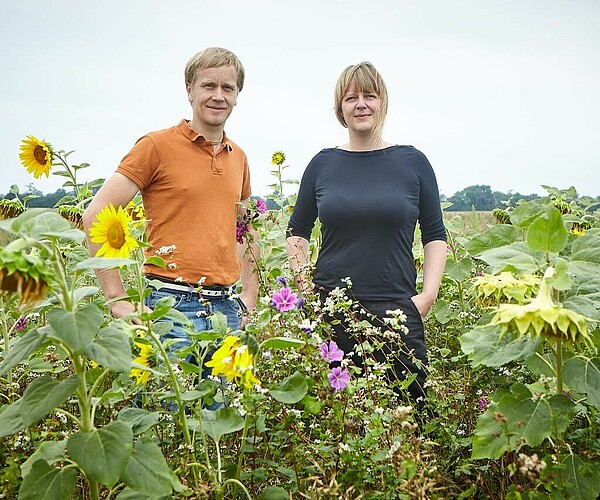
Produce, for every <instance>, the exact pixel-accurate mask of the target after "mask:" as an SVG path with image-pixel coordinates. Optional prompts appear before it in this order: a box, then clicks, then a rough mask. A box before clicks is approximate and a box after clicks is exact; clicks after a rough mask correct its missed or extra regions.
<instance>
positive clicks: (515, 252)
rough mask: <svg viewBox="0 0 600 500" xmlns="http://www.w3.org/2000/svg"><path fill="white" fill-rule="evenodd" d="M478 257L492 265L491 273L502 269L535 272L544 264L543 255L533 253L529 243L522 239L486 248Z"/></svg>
mask: <svg viewBox="0 0 600 500" xmlns="http://www.w3.org/2000/svg"><path fill="white" fill-rule="evenodd" d="M477 258H478V259H481V260H483V261H484V262H486V263H487V264H488V265H489V266H490V268H489V273H490V274H498V273H501V272H502V271H514V272H515V273H517V274H531V273H535V272H536V271H537V270H538V269H539V268H540V267H542V265H543V264H544V257H543V255H541V254H540V255H539V256H537V255H535V254H533V253H532V252H531V250H530V249H529V247H528V246H527V243H524V242H522V241H519V242H515V243H511V244H510V245H505V246H503V247H498V248H492V249H491V250H486V251H484V252H482V253H481V254H479V256H478V257H477Z"/></svg>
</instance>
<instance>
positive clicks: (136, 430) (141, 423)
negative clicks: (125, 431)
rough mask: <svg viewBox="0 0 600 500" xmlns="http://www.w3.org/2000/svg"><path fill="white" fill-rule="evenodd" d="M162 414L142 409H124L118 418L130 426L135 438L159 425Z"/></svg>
mask: <svg viewBox="0 0 600 500" xmlns="http://www.w3.org/2000/svg"><path fill="white" fill-rule="evenodd" d="M159 417H160V413H158V412H156V411H154V412H149V411H147V410H143V409H141V408H123V409H122V410H121V411H120V412H119V416H118V417H117V418H118V419H119V420H120V421H121V422H125V423H127V424H129V426H130V427H131V430H132V432H133V435H134V436H137V435H138V434H143V433H144V432H146V431H147V430H148V429H150V428H152V427H154V426H155V425H156V424H158V421H159Z"/></svg>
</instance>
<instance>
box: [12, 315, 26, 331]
mask: <svg viewBox="0 0 600 500" xmlns="http://www.w3.org/2000/svg"><path fill="white" fill-rule="evenodd" d="M15 328H16V329H17V330H25V328H27V318H26V317H25V316H21V317H20V318H19V319H18V320H17V321H16V322H15Z"/></svg>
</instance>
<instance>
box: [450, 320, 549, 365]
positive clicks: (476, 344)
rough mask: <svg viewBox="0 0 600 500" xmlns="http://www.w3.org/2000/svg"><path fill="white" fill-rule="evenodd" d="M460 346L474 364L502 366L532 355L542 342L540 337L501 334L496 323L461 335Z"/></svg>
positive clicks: (508, 333)
mask: <svg viewBox="0 0 600 500" xmlns="http://www.w3.org/2000/svg"><path fill="white" fill-rule="evenodd" d="M458 340H459V342H460V346H461V348H462V350H463V352H464V353H465V354H468V356H469V359H470V360H471V362H472V363H473V366H479V365H485V366H502V365H505V364H507V363H510V362H511V361H518V360H521V359H526V358H527V357H529V356H531V355H532V354H533V353H534V352H535V351H536V349H537V348H538V345H539V343H540V342H541V340H540V338H539V337H529V336H528V335H523V336H520V337H519V336H516V335H513V334H511V333H510V332H507V333H505V334H504V335H502V334H501V329H500V327H499V326H496V325H485V326H477V327H475V328H473V329H472V330H471V331H469V332H467V333H465V334H463V335H461V336H460V337H459V339H458Z"/></svg>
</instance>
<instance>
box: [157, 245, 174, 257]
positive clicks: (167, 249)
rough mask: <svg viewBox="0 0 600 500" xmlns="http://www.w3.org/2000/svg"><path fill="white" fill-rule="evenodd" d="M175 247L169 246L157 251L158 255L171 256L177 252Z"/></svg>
mask: <svg viewBox="0 0 600 500" xmlns="http://www.w3.org/2000/svg"><path fill="white" fill-rule="evenodd" d="M175 248H176V247H175V245H168V246H163V247H160V248H159V249H158V250H156V252H154V253H156V255H170V254H172V253H173V252H174V251H175Z"/></svg>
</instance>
